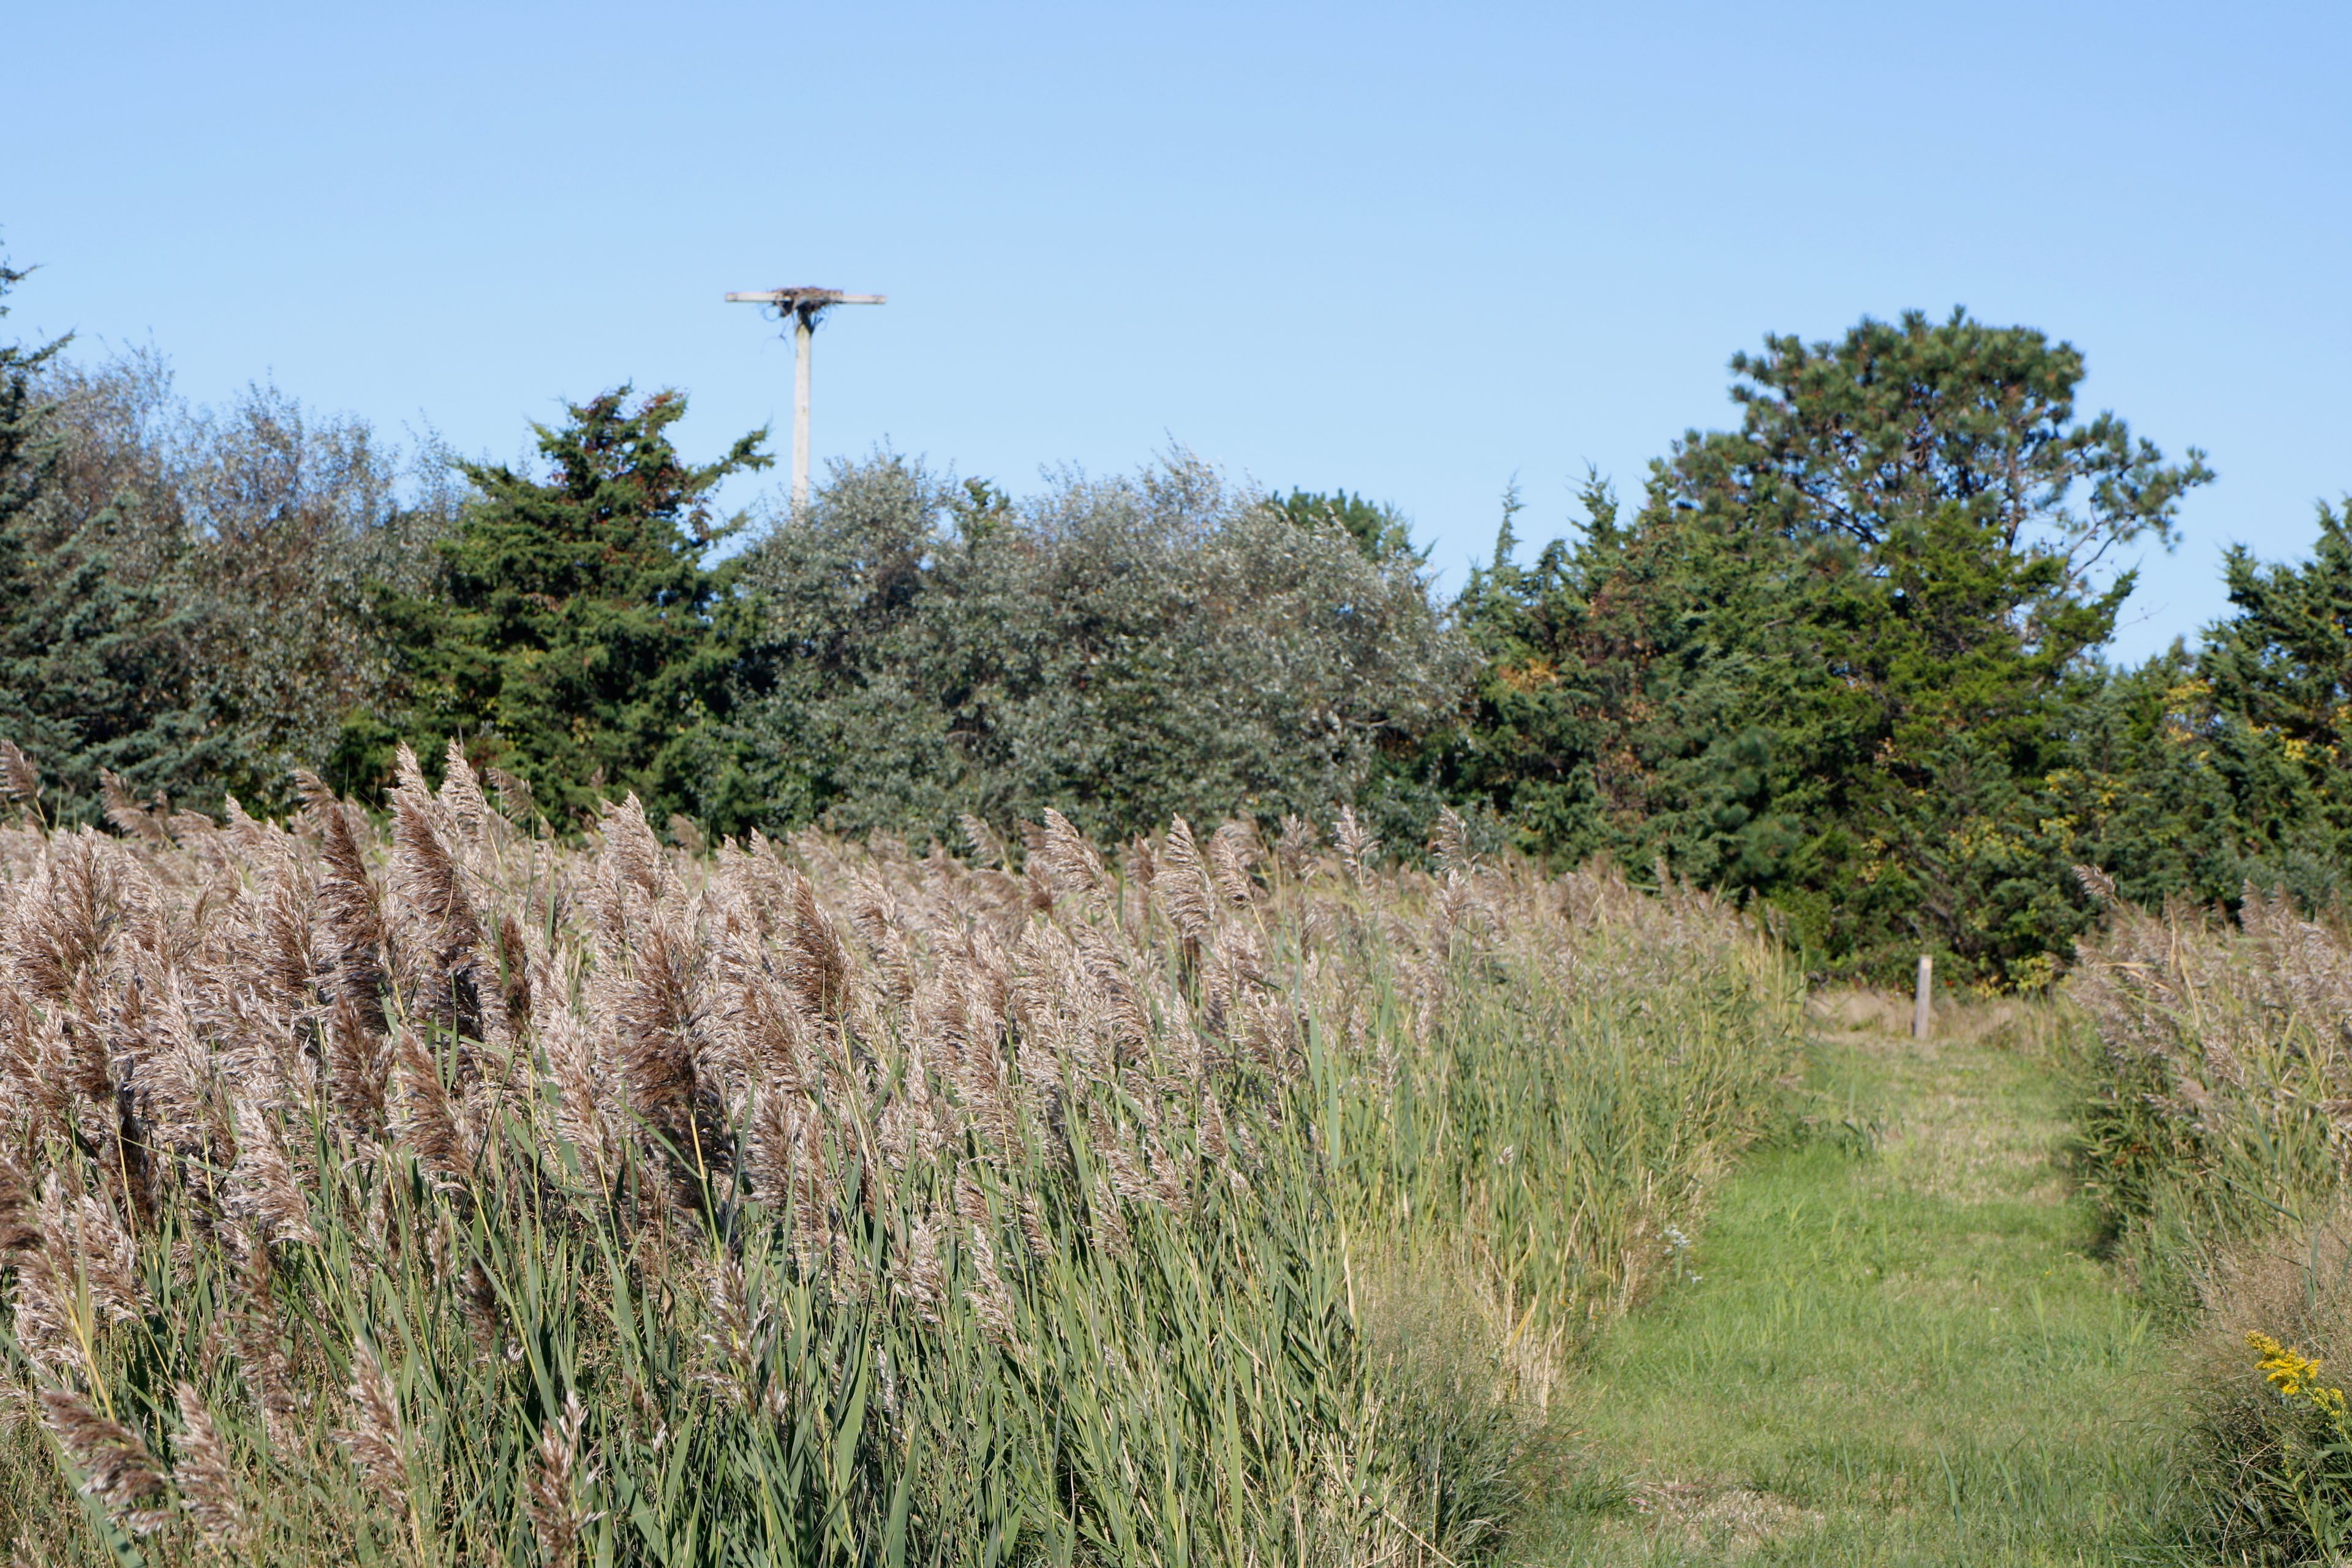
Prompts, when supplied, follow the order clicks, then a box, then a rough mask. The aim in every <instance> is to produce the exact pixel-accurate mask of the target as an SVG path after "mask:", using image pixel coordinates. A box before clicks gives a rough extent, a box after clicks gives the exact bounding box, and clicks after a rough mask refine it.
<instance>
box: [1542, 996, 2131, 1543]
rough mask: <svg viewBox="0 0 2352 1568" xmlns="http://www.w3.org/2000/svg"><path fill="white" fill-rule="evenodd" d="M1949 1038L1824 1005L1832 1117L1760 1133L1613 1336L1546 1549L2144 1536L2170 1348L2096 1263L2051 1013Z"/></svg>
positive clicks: (1821, 1040) (1821, 1061) (1587, 1390)
mask: <svg viewBox="0 0 2352 1568" xmlns="http://www.w3.org/2000/svg"><path fill="white" fill-rule="evenodd" d="M1954 1033H1955V1035H1956V1036H1957V1037H1954V1038H1951V1039H1949V1040H1948V1041H1947V1042H1944V1043H1940V1044H1934V1045H1930V1046H1928V1047H1916V1046H1914V1045H1913V1044H1912V1043H1911V1042H1909V1041H1908V1040H1904V1039H1901V1038H1899V1037H1893V1036H1890V1035H1886V1034H1883V1033H1879V1032H1876V1031H1875V1030H1873V1029H1871V1028H1868V1027H1866V1026H1865V1027H1861V1028H1846V1027H1842V1026H1839V1025H1837V1024H1836V1023H1834V1022H1832V1021H1831V1020H1830V1019H1828V1018H1826V1017H1824V1018H1823V1019H1822V1022H1821V1024H1820V1027H1819V1032H1818V1038H1817V1039H1816V1042H1815V1044H1814V1047H1813V1050H1812V1059H1811V1068H1810V1072H1809V1082H1808V1087H1809V1088H1810V1089H1811V1090H1812V1091H1813V1092H1814V1097H1815V1100H1816V1103H1817V1104H1818V1105H1820V1106H1822V1107H1824V1108H1833V1109H1832V1110H1831V1111H1830V1115H1829V1116H1828V1117H1827V1118H1825V1119H1824V1120H1825V1121H1827V1122H1828V1124H1829V1125H1830V1126H1831V1128H1832V1132H1831V1134H1830V1135H1827V1136H1824V1135H1822V1134H1820V1133H1819V1132H1816V1133H1814V1134H1813V1135H1811V1136H1807V1137H1803V1138H1798V1139H1791V1140H1790V1141H1789V1142H1786V1143H1785V1144H1783V1145H1781V1146H1779V1147H1773V1148H1767V1149H1763V1150H1759V1151H1758V1152H1756V1153H1755V1154H1754V1155H1753V1156H1752V1157H1751V1158H1750V1159H1749V1160H1748V1161H1747V1162H1746V1163H1744V1164H1743V1166H1742V1168H1741V1169H1740V1170H1739V1171H1738V1173H1736V1174H1735V1175H1733V1176H1732V1177H1731V1178H1730V1179H1729V1180H1727V1182H1726V1183H1725V1184H1723V1186H1722V1188H1721V1189H1720V1192H1719V1194H1718V1199H1717V1207H1716V1210H1715V1213H1714V1215H1713V1218H1712V1219H1711V1221H1710V1222H1709V1224H1708V1226H1707V1227H1706V1231H1705V1234H1704V1235H1703V1236H1702V1237H1698V1238H1697V1239H1696V1243H1695V1245H1693V1246H1692V1247H1690V1248H1689V1249H1688V1250H1687V1251H1686V1252H1685V1254H1684V1256H1683V1258H1682V1259H1681V1261H1680V1263H1679V1265H1678V1267H1677V1268H1676V1271H1675V1279H1674V1282H1673V1283H1672V1284H1671V1285H1670V1286H1669V1287H1668V1288H1667V1289H1665V1291H1664V1293H1663V1294H1662V1295H1661V1296H1660V1297H1659V1298H1658V1299H1657V1300H1655V1301H1654V1302H1653V1303H1652V1304H1651V1305H1650V1306H1649V1307H1648V1308H1647V1309H1646V1310H1643V1311H1640V1312H1637V1313H1635V1314H1634V1315H1633V1316H1632V1317H1630V1318H1628V1319H1626V1320H1624V1321H1622V1322H1620V1323H1619V1324H1618V1325H1616V1326H1615V1327H1614V1328H1613V1329H1612V1331H1609V1332H1608V1333H1607V1334H1605V1335H1604V1336H1603V1337H1602V1338H1601V1341H1600V1342H1599V1343H1598V1344H1597V1345H1596V1347H1595V1352H1594V1359H1593V1361H1592V1363H1591V1369H1590V1373H1589V1375H1588V1376H1587V1378H1586V1379H1585V1380H1584V1381H1583V1382H1582V1384H1581V1385H1580V1388H1579V1390H1578V1391H1577V1394H1576V1395H1575V1404H1574V1405H1573V1406H1572V1409H1571V1412H1570V1415H1571V1419H1572V1420H1573V1422H1574V1423H1575V1425H1576V1426H1578V1427H1579V1429H1580V1441H1581V1443H1582V1446H1583V1447H1584V1448H1585V1450H1586V1451H1587V1452H1588V1453H1589V1454H1590V1455H1591V1456H1592V1458H1591V1465H1592V1467H1593V1468H1592V1469H1591V1472H1589V1473H1588V1474H1587V1475H1586V1476H1585V1478H1584V1479H1582V1480H1581V1481H1580V1482H1579V1483H1578V1484H1577V1485H1575V1486H1572V1487H1569V1488H1564V1489H1562V1491H1561V1493H1560V1494H1559V1497H1558V1499H1557V1500H1556V1502H1555V1506H1554V1509H1553V1513H1552V1518H1551V1519H1550V1520H1549V1528H1548V1529H1547V1530H1544V1531H1538V1532H1536V1534H1535V1536H1534V1537H1533V1538H1531V1539H1529V1540H1528V1541H1527V1542H1525V1546H1524V1550H1523V1552H1522V1556H1523V1557H1524V1558H1525V1559H1526V1560H1527V1561H1529V1562H1539V1563H1592V1564H1614V1563H1683V1562H1708V1563H1715V1562H1722V1561H1726V1560H1737V1561H1745V1562H1751V1563H2113V1562H2118V1561H2127V1560H2129V1559H2130V1558H2131V1557H2133V1556H2135V1555H2137V1551H2136V1547H2137V1545H2138V1544H2139V1543H2140V1542H2142V1541H2143V1539H2144V1537H2145V1521H2148V1520H2150V1519H2152V1518H2153V1517H2155V1516H2156V1515H2157V1513H2158V1511H2159V1509H2160V1505H2161V1502H2162V1498H2163V1489H2164V1487H2165V1477H2166V1475H2167V1473H2168V1469H2167V1466H2166V1464H2165V1462H2164V1456H2163V1454H2162V1452H2161V1442H2160V1440H2159V1439H2158V1437H2157V1436H2156V1435H2155V1434H2156V1431H2157V1428H2156V1426H2155V1423H2154V1420H2153V1415H2154V1405H2155V1390H2156V1388H2157V1386H2158V1377H2159V1376H2160V1371H2161V1368H2162V1366H2163V1364H2164V1362H2165V1357H2166V1352H2165V1347H2164V1345H2163V1343H2162V1342H2161V1340H2160V1338H2159V1336H2158V1333H2157V1331H2156V1330H2155V1327H2154V1325H2153V1324H2152V1322H2151V1321H2150V1320H2149V1319H2148V1317H2147V1315H2146V1314H2145V1312H2144V1311H2143V1310H2141V1308H2140V1307H2139V1306H2138V1305H2137V1303H2136V1301H2135V1300H2134V1298H2133V1297H2132V1296H2131V1295H2130V1294H2129V1292H2128V1289H2127V1288H2126V1286H2125V1285H2124V1284H2123V1282H2122V1281H2121V1280H2119V1279H2117V1278H2116V1275H2115V1273H2114V1271H2113V1270H2111V1269H2109V1268H2106V1267H2105V1265H2103V1264H2102V1263H2100V1262H2099V1261H2097V1260H2096V1259H2095V1258H2093V1257H2092V1256H2091V1255H2090V1251H2089V1249H2090V1247H2091V1245H2092V1243H2093V1238H2094V1230H2093V1223H2092V1215H2090V1213H2089V1211H2088V1210H2087V1209H2086V1208H2085V1207H2084V1205H2082V1204H2081V1203H2080V1202H2078V1201H2076V1200H2074V1198H2072V1197H2071V1196H2070V1195H2069V1192H2068V1188H2067V1185H2066V1184H2065V1182H2064V1181H2063V1177H2062V1174H2061V1173H2060V1172H2059V1171H2058V1169H2057V1168H2056V1166H2055V1164H2054V1157H2055V1155H2056V1153H2057V1150H2058V1147H2059V1143H2060V1140H2061V1139H2062V1137H2063V1131H2064V1128H2063V1121H2062V1113H2063V1091H2062V1089H2061V1088H2060V1086H2059V1084H2058V1082H2057V1078H2056V1074H2055V1071H2054V1068H2053V1066H2052V1064H2051V1063H2050V1060H2049V1058H2048V1057H2047V1055H2046V1053H2045V1051H2044V1050H2043V1049H2042V1047H2040V1046H2038V1045H2037V1044H2036V1043H2035V1042H2034V1040H2033V1038H2032V1031H2030V1030H2020V1029H2016V1028H2011V1029H2008V1030H2005V1031H2004V1030H1996V1029H1979V1030H1978V1031H1977V1032H1975V1033H1974V1034H1973V1035H1971V1034H1970V1033H1969V1032H1968V1030H1967V1028H1966V1027H1965V1026H1963V1027H1962V1028H1960V1029H1957V1030H1955V1031H1954ZM1849 1120H1850V1121H1853V1122H1854V1123H1856V1124H1859V1125H1861V1126H1863V1127H1865V1128H1869V1129H1871V1131H1870V1132H1868V1133H1866V1134H1864V1135H1863V1136H1856V1135H1854V1134H1853V1133H1852V1132H1850V1131H1845V1130H1844V1129H1843V1128H1839V1127H1838V1126H1837V1125H1836V1124H1837V1123H1839V1122H1843V1121H1849Z"/></svg>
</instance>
